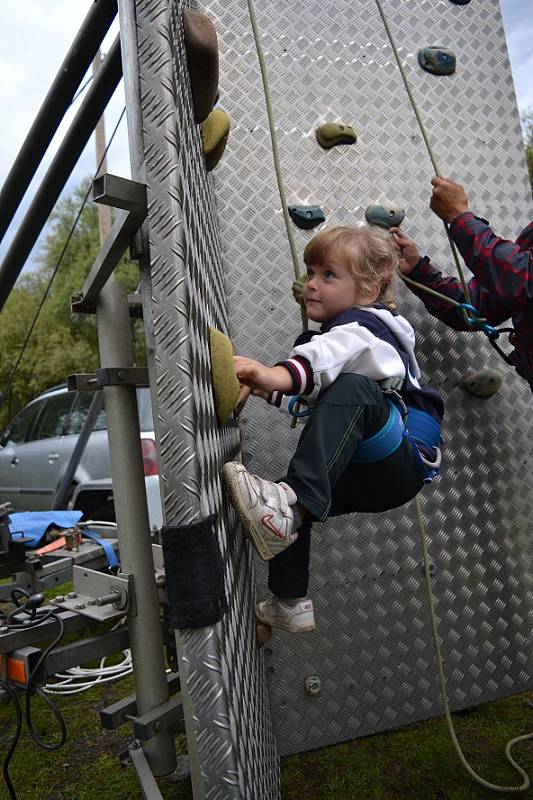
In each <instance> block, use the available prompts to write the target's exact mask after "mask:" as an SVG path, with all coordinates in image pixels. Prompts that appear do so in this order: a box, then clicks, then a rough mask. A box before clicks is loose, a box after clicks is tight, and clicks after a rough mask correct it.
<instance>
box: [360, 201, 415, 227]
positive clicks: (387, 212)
mask: <svg viewBox="0 0 533 800" xmlns="http://www.w3.org/2000/svg"><path fill="white" fill-rule="evenodd" d="M365 218H366V221H367V222H368V224H369V225H377V226H378V227H379V228H398V227H399V226H400V225H401V224H402V222H403V221H404V219H405V211H404V210H403V208H395V207H394V206H368V208H367V209H366V211H365Z"/></svg>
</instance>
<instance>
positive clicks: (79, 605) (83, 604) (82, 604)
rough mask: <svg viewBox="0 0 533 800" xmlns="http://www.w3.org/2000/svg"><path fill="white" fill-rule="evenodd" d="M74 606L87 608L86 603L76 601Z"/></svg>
mask: <svg viewBox="0 0 533 800" xmlns="http://www.w3.org/2000/svg"><path fill="white" fill-rule="evenodd" d="M74 608H85V603H76V605H75V606H74Z"/></svg>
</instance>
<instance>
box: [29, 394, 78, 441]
mask: <svg viewBox="0 0 533 800" xmlns="http://www.w3.org/2000/svg"><path fill="white" fill-rule="evenodd" d="M73 399H74V392H66V393H65V394H59V395H55V397H50V398H48V400H45V401H44V408H43V410H42V412H41V415H40V417H39V421H38V423H37V430H36V431H35V435H34V436H32V439H50V438H52V437H54V436H63V435H64V433H65V428H66V423H67V418H68V413H69V411H70V407H71V405H72V400H73Z"/></svg>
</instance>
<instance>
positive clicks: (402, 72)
mask: <svg viewBox="0 0 533 800" xmlns="http://www.w3.org/2000/svg"><path fill="white" fill-rule="evenodd" d="M376 5H377V7H378V11H379V13H380V16H381V19H382V20H383V24H384V26H385V30H386V32H387V36H388V37H389V42H390V46H391V48H392V52H393V53H394V57H395V59H396V63H397V65H398V69H399V71H400V75H401V77H402V80H403V83H404V86H405V89H406V91H407V94H408V96H409V100H410V101H411V106H412V108H413V111H414V114H415V117H416V120H417V122H418V126H419V128H420V133H421V134H422V138H423V139H424V142H425V145H426V148H427V151H428V154H429V158H430V160H431V163H432V165H433V169H434V170H435V175H436V176H437V178H440V177H442V176H441V173H440V170H439V167H438V164H437V159H436V157H435V153H434V151H433V148H432V146H431V143H430V141H429V136H428V134H427V131H426V126H425V124H424V121H423V119H422V115H421V114H420V110H419V108H418V105H417V102H416V100H415V98H414V95H413V92H412V90H411V86H410V85H409V81H408V80H407V75H406V73H405V70H404V68H403V64H402V60H401V58H400V54H399V52H398V48H397V47H396V42H395V40H394V36H393V35H392V30H391V28H390V26H389V23H388V20H387V17H386V16H385V12H384V10H383V6H382V4H381V0H376ZM443 224H444V229H445V231H446V236H447V237H448V241H449V243H450V248H451V251H452V254H453V258H454V261H455V266H456V268H457V272H458V274H459V280H460V281H461V286H462V289H463V292H464V296H465V299H466V301H467V302H468V303H470V302H471V301H470V292H469V290H468V286H467V283H466V280H465V276H464V273H463V268H462V266H461V262H460V259H459V254H458V252H457V248H456V246H455V242H454V241H453V239H452V237H451V234H450V229H449V227H448V225H447V223H446V222H443Z"/></svg>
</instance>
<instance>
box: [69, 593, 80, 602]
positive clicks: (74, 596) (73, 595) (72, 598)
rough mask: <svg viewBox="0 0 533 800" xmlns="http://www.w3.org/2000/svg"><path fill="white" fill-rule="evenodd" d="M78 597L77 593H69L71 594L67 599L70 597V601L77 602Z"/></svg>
mask: <svg viewBox="0 0 533 800" xmlns="http://www.w3.org/2000/svg"><path fill="white" fill-rule="evenodd" d="M77 596H78V595H77V593H76V592H69V593H68V594H67V597H68V599H69V600H75V598H76V597H77Z"/></svg>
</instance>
